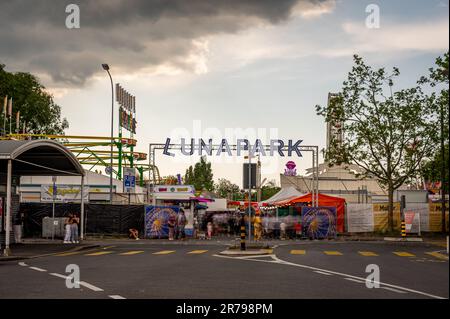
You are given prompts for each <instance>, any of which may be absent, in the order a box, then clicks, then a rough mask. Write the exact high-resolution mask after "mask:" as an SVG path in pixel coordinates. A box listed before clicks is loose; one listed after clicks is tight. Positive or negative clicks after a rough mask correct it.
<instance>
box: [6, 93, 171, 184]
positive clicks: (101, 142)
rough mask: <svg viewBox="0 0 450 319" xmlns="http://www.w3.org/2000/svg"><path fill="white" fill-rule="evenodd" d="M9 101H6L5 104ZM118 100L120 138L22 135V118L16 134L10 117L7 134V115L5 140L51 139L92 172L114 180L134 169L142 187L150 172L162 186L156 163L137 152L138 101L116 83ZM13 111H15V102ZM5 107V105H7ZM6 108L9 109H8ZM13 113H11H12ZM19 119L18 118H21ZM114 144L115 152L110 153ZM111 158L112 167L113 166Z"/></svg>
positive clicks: (152, 177)
mask: <svg viewBox="0 0 450 319" xmlns="http://www.w3.org/2000/svg"><path fill="white" fill-rule="evenodd" d="M6 100H7V98H5V101H6ZM116 101H117V103H118V104H119V121H118V122H119V129H118V132H119V136H118V137H112V138H111V136H108V137H104V136H79V135H52V134H27V133H25V132H23V134H19V127H20V126H19V119H17V120H16V121H17V130H16V133H13V132H12V130H11V127H12V125H11V124H12V123H11V122H13V119H12V117H11V116H10V118H9V121H10V132H9V134H8V133H7V132H6V128H7V125H6V119H7V117H6V115H5V123H4V127H3V134H2V135H3V136H0V139H3V140H8V139H9V140H10V139H13V140H32V139H51V140H55V141H58V142H60V143H61V144H63V145H64V146H66V147H67V148H68V149H69V150H70V151H72V153H73V154H74V155H75V156H76V157H77V158H78V160H79V161H80V164H81V165H83V167H85V168H86V169H88V170H89V171H93V170H94V169H96V168H97V167H100V171H101V170H102V169H103V170H104V171H105V173H106V175H109V174H110V170H112V174H113V177H115V178H116V179H118V180H122V178H123V175H124V174H123V172H124V168H126V167H129V168H134V169H135V170H136V171H137V172H138V175H137V178H136V180H137V184H138V185H140V186H141V187H143V186H144V185H145V180H144V173H145V172H148V175H149V180H148V183H149V184H150V185H157V184H161V182H162V179H161V176H160V174H159V169H158V167H157V166H156V165H154V163H153V164H152V163H142V162H143V161H146V160H147V154H146V153H141V152H136V151H135V150H134V148H135V147H136V144H137V140H136V139H134V134H136V119H135V118H136V99H135V97H134V96H132V95H130V94H129V93H128V92H126V91H125V90H124V89H123V88H122V87H121V86H120V85H119V84H116ZM9 103H10V106H9V107H10V109H12V100H11V102H9ZM5 105H6V102H5ZM5 109H6V107H5ZM10 113H11V114H12V111H11V112H10ZM18 118H19V115H18ZM123 130H126V131H128V132H129V137H124V135H125V134H124V132H123ZM111 144H112V146H113V150H112V152H111ZM111 157H112V167H110V166H111Z"/></svg>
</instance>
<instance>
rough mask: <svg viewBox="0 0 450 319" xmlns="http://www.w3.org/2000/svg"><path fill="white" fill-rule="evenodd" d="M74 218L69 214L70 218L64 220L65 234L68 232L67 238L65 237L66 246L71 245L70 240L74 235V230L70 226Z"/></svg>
mask: <svg viewBox="0 0 450 319" xmlns="http://www.w3.org/2000/svg"><path fill="white" fill-rule="evenodd" d="M72 217H73V215H72V214H69V216H67V218H66V219H65V220H64V229H65V232H66V233H65V236H64V244H69V243H70V240H71V237H72V234H71V230H72V228H71V226H70V223H71V221H72Z"/></svg>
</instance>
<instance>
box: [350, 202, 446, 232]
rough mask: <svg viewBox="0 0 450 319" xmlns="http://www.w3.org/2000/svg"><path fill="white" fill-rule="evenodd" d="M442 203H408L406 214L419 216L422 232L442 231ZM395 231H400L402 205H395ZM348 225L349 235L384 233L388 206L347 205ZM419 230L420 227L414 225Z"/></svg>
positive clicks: (386, 226) (383, 204)
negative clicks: (410, 213)
mask: <svg viewBox="0 0 450 319" xmlns="http://www.w3.org/2000/svg"><path fill="white" fill-rule="evenodd" d="M441 207H442V206H441V204H440V203H430V204H428V203H408V204H407V205H406V207H405V209H404V212H413V213H416V214H418V215H419V219H417V221H415V222H416V223H419V222H420V230H421V231H422V232H441V231H442V212H441ZM393 217H394V220H393V221H394V229H395V230H398V231H399V230H400V221H401V217H400V203H394V214H393ZM346 223H347V232H348V233H369V232H376V233H384V232H387V231H388V204H387V203H377V204H347V211H346ZM448 225H449V224H448V205H447V211H446V229H447V231H448V227H449V226H448ZM413 228H415V229H418V228H419V225H413Z"/></svg>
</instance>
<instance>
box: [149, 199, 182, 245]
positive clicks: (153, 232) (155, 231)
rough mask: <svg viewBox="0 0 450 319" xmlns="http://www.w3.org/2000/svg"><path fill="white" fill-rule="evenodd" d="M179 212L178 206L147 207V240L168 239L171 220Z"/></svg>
mask: <svg viewBox="0 0 450 319" xmlns="http://www.w3.org/2000/svg"><path fill="white" fill-rule="evenodd" d="M179 211H180V207H178V206H153V205H148V206H145V234H144V235H145V238H168V237H169V226H168V221H169V218H170V217H171V216H174V217H177V215H178V212H179Z"/></svg>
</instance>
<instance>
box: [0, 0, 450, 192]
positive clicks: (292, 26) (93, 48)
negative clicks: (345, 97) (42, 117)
mask: <svg viewBox="0 0 450 319" xmlns="http://www.w3.org/2000/svg"><path fill="white" fill-rule="evenodd" d="M70 3H75V4H77V5H78V6H79V8H80V28H79V29H68V28H66V26H65V21H66V18H67V15H68V13H66V12H65V9H66V6H67V5H68V4H70ZM372 3H373V4H377V5H378V6H379V8H380V28H378V29H369V28H367V27H366V23H365V22H366V18H367V16H368V13H367V12H366V7H367V6H368V5H369V4H372ZM448 7H449V2H448V0H383V1H375V0H370V1H366V0H300V1H299V0H244V1H234V0H189V1H186V0H167V1H163V0H96V1H93V0H92V1H88V0H85V1H50V0H33V1H32V0H17V1H2V2H1V4H0V43H1V45H0V63H4V64H6V66H7V67H6V69H7V70H9V71H28V72H32V73H34V74H36V75H38V76H39V78H40V79H41V81H42V82H43V83H44V84H45V85H46V87H47V88H48V90H49V91H50V92H52V94H53V95H54V97H55V100H56V102H57V103H58V104H59V105H61V107H62V112H63V115H64V116H65V117H66V118H67V119H68V121H69V123H70V128H69V129H68V130H67V134H73V135H103V136H108V135H109V130H110V94H111V93H110V86H109V79H108V78H107V75H106V73H105V72H104V71H103V70H102V68H101V63H108V64H109V65H110V67H111V73H112V76H113V79H114V81H115V82H118V83H120V84H121V85H122V86H123V87H125V88H126V89H127V90H128V91H129V92H130V93H132V94H134V95H135V96H136V97H137V121H138V128H137V136H136V138H137V139H138V147H137V149H138V150H140V151H143V152H146V151H147V150H148V144H149V143H151V142H153V143H161V142H164V141H165V139H166V137H169V136H172V137H177V136H178V137H180V136H183V137H187V138H189V137H191V136H192V137H196V138H198V137H204V138H210V137H212V138H215V139H219V138H221V137H228V138H230V139H233V138H234V139H236V138H242V137H246V136H249V137H250V138H256V135H258V137H261V138H262V139H265V140H268V139H269V138H271V137H277V138H281V139H285V140H286V139H295V140H296V139H302V140H304V143H305V144H309V145H319V147H320V148H323V147H324V146H325V124H324V122H323V119H322V118H320V117H318V116H317V115H316V114H315V108H314V106H315V105H316V104H322V105H323V104H325V103H326V100H327V94H328V92H335V91H338V90H339V88H340V87H341V85H342V82H343V81H344V80H345V78H346V74H347V73H348V71H349V70H350V68H351V65H352V55H353V54H359V55H361V56H363V57H364V58H365V60H366V61H367V62H368V63H370V64H372V65H374V66H386V67H388V68H391V67H393V66H398V67H399V68H400V70H401V72H402V75H401V78H400V81H398V82H397V83H396V87H397V88H403V87H407V86H411V85H414V83H415V81H416V80H417V79H418V78H419V77H420V75H422V74H426V70H427V69H428V68H429V67H431V66H432V64H433V62H434V59H435V58H436V57H437V56H439V55H442V54H443V53H444V52H446V51H447V50H448V47H449V43H448V37H449V34H448V33H449V26H448V24H449V16H448ZM115 116H116V121H117V115H115ZM116 131H117V130H116ZM196 160H197V158H196V157H193V158H187V157H181V156H176V157H175V159H172V158H168V157H166V156H162V155H159V156H158V157H157V164H158V166H159V168H160V170H161V173H162V175H169V174H177V173H184V171H185V169H186V167H187V166H188V165H189V163H190V162H191V161H192V162H195V161H196ZM212 160H213V168H214V173H215V178H219V177H226V178H229V179H231V180H232V181H234V182H236V183H238V184H241V177H240V174H241V166H240V163H242V159H241V158H231V159H230V158H213V159H212ZM288 160H289V158H279V157H275V158H272V159H266V160H264V161H263V165H264V166H263V177H267V178H269V179H272V178H276V179H277V180H278V176H277V175H278V174H279V173H280V172H282V171H283V167H284V164H285V163H286V162H287V161H288ZM294 161H296V163H297V165H298V166H299V168H301V169H305V168H307V167H309V166H310V162H311V158H310V155H307V154H305V156H304V157H303V158H301V159H298V158H294Z"/></svg>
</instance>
